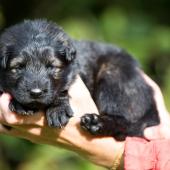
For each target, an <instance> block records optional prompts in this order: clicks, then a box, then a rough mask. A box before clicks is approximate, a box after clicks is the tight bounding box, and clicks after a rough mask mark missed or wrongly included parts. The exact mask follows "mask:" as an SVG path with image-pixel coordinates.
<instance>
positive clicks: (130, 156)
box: [124, 137, 170, 170]
mask: <svg viewBox="0 0 170 170" xmlns="http://www.w3.org/2000/svg"><path fill="white" fill-rule="evenodd" d="M124 167H125V170H170V140H153V141H147V140H145V139H142V138H137V137H127V138H126V142H125V156H124Z"/></svg>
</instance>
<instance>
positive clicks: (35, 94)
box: [30, 88, 43, 98]
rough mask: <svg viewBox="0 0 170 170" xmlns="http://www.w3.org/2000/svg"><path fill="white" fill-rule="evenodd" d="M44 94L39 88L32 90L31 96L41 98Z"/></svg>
mask: <svg viewBox="0 0 170 170" xmlns="http://www.w3.org/2000/svg"><path fill="white" fill-rule="evenodd" d="M42 93H43V92H42V90H41V89H39V88H35V89H31V90H30V94H31V96H32V97H34V98H37V97H40V96H41V95H42Z"/></svg>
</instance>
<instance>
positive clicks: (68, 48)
mask: <svg viewBox="0 0 170 170" xmlns="http://www.w3.org/2000/svg"><path fill="white" fill-rule="evenodd" d="M77 74H79V75H80V76H81V78H82V79H83V81H84V83H85V84H86V86H87V87H88V89H89V90H90V93H91V96H92V97H93V99H94V101H95V103H96V105H97V107H98V110H99V113H100V115H99V116H98V115H96V114H88V113H87V114H85V115H84V116H83V117H82V118H81V126H82V128H83V129H85V130H87V131H89V132H90V133H91V134H94V135H100V136H113V137H115V138H116V139H118V140H124V139H125V137H126V136H143V130H144V128H145V127H148V126H153V125H157V124H158V123H159V117H158V112H157V109H156V105H155V102H154V99H153V91H152V89H151V87H150V86H148V85H147V84H146V82H145V80H144V79H143V77H142V76H141V74H140V68H139V66H138V64H137V62H136V61H135V60H134V59H133V58H132V57H131V56H130V55H129V54H127V53H126V52H125V51H124V50H122V49H120V48H118V47H116V46H113V45H110V44H103V43H97V42H90V41H77V40H73V39H71V38H70V37H69V36H68V35H67V34H66V33H65V32H64V31H63V29H62V28H61V27H59V26H58V25H56V24H55V23H52V22H48V21H46V20H32V21H31V20H27V21H25V22H23V23H20V24H17V25H15V26H12V27H10V28H8V29H6V30H5V31H4V33H3V34H2V35H1V37H0V90H1V91H2V92H8V93H10V94H11V96H12V100H11V102H10V104H9V108H10V109H11V110H12V111H14V112H16V113H18V114H21V115H32V114H34V113H35V112H37V111H38V110H44V111H45V113H46V117H47V122H48V125H49V126H51V127H58V128H61V127H63V126H65V125H66V124H67V122H68V121H69V118H70V117H72V116H73V112H72V110H71V108H70V105H69V96H68V89H69V87H70V86H71V84H72V83H73V82H74V81H75V78H76V75H77Z"/></svg>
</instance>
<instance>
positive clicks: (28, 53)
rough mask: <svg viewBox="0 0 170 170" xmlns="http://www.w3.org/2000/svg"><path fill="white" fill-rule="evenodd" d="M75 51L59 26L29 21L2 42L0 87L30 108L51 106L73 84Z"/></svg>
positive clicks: (3, 38) (10, 31)
mask: <svg viewBox="0 0 170 170" xmlns="http://www.w3.org/2000/svg"><path fill="white" fill-rule="evenodd" d="M75 56H76V50H75V48H74V46H73V44H72V41H71V39H70V38H69V37H68V36H67V35H66V34H65V33H64V32H63V30H62V29H61V28H60V27H58V26H57V25H56V24H54V23H51V22H47V21H44V20H35V21H26V22H24V23H21V24H19V25H16V26H13V27H11V28H9V29H7V30H6V31H5V32H4V33H3V34H2V36H1V38H0V71H1V73H0V86H1V90H3V91H6V92H8V93H10V94H11V95H12V96H13V97H14V98H15V99H16V100H17V101H18V102H19V103H21V104H23V105H27V106H29V107H35V105H36V106H37V107H39V106H41V105H43V106H46V105H49V104H51V103H52V102H53V101H54V100H56V98H57V97H58V98H59V96H60V93H61V92H62V91H65V90H67V88H68V87H69V85H70V83H71V82H72V81H73V79H74V77H75V75H76V71H75V68H76V67H75V65H76V62H75Z"/></svg>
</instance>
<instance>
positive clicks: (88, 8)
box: [0, 0, 170, 170]
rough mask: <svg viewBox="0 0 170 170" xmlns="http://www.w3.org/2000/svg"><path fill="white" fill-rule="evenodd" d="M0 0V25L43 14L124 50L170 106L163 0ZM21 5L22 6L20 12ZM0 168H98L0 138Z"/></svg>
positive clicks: (168, 33)
mask: <svg viewBox="0 0 170 170" xmlns="http://www.w3.org/2000/svg"><path fill="white" fill-rule="evenodd" d="M152 3H153V2H151V1H146V0H144V1H142V2H140V1H138V0H134V1H131V0H127V1H123V0H119V1H117V0H113V1H110V0H105V1H103V0H81V1H80V0H73V1H71V0H57V1H55V0H30V1H22V0H15V1H13V0H2V3H1V2H0V28H1V29H3V28H4V27H6V26H9V25H11V24H14V23H16V22H18V21H21V20H23V19H24V18H48V19H52V20H53V21H56V22H57V23H59V24H60V25H62V26H63V27H64V29H65V31H66V32H67V33H68V34H69V35H71V36H72V37H74V38H76V39H90V40H95V41H104V42H108V43H113V44H116V45H118V46H121V47H122V48H125V49H126V50H127V51H129V53H131V54H132V55H133V56H134V57H135V58H136V59H137V60H138V61H139V62H140V63H141V67H142V68H144V70H145V71H146V72H147V73H148V74H149V75H150V76H151V77H153V79H154V80H155V81H157V83H158V84H159V85H160V86H161V89H162V91H163V93H164V96H165V100H166V104H167V106H168V108H169V109H170V78H169V77H170V22H169V18H168V15H167V14H169V8H168V6H170V3H169V1H168V0H164V1H157V5H156V6H154V8H152V6H153V4H152ZM25 9H26V10H25ZM0 169H2V170H46V169H48V170H80V169H81V170H100V169H101V170H102V168H99V167H97V166H94V165H93V164H91V163H89V162H88V161H86V160H83V159H82V158H80V157H79V156H77V155H75V154H74V153H72V152H69V151H65V150H61V149H56V148H54V147H50V146H45V145H35V144H32V143H30V142H28V141H25V140H21V139H17V138H12V137H6V136H1V138H0Z"/></svg>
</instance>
